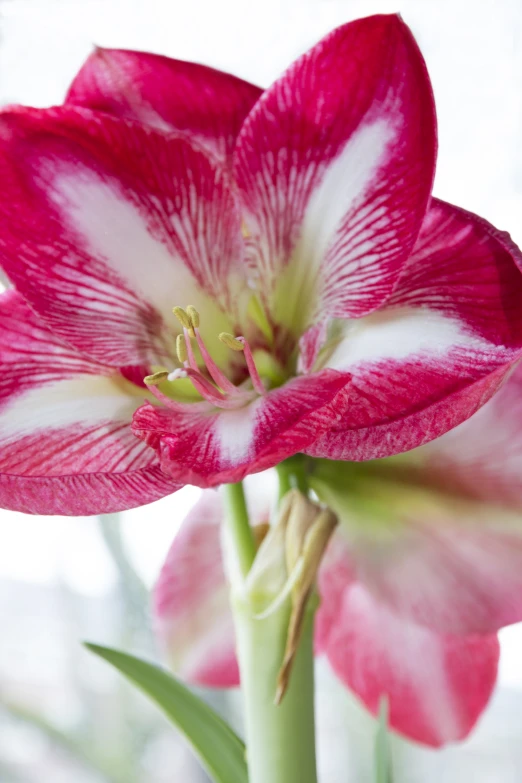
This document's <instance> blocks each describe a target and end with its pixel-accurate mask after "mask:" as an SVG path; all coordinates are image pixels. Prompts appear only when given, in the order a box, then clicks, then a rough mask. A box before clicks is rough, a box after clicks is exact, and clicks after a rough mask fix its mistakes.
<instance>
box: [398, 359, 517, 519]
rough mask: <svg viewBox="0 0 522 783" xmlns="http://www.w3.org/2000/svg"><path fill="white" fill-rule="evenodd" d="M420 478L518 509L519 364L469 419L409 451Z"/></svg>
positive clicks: (413, 471) (409, 460) (444, 487)
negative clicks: (439, 436)
mask: <svg viewBox="0 0 522 783" xmlns="http://www.w3.org/2000/svg"><path fill="white" fill-rule="evenodd" d="M404 457H408V462H409V464H408V470H409V471H411V472H412V473H413V475H416V476H417V477H418V480H420V481H422V482H424V483H427V484H430V485H432V486H435V487H440V488H441V489H444V490H445V491H447V492H458V493H460V494H464V495H465V496H468V497H473V498H477V499H478V500H481V501H485V502H489V503H491V504H497V505H502V506H504V507H506V506H507V507H511V508H516V509H521V508H522V365H521V364H518V365H517V366H516V367H515V369H514V370H513V372H512V373H511V375H509V377H508V378H507V380H506V381H505V383H504V384H503V386H502V387H501V389H500V390H499V391H498V392H497V393H496V394H495V395H494V396H493V397H492V398H491V400H489V402H487V403H486V404H485V405H484V406H483V407H482V408H481V409H480V410H479V411H477V413H475V414H474V415H473V416H472V417H471V418H470V419H468V420H467V421H465V422H463V423H462V424H459V426H458V427H455V428H454V429H453V430H451V431H450V432H447V433H446V434H445V435H443V436H442V437H441V438H437V439H436V440H434V441H431V443H428V444H426V445H425V446H422V447H421V448H419V449H415V450H414V451H413V452H411V453H410V454H408V455H404Z"/></svg>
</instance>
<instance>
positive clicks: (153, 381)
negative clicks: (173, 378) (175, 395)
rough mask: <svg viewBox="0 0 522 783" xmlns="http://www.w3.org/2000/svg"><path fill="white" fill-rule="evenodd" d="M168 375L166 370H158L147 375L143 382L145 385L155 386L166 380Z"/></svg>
mask: <svg viewBox="0 0 522 783" xmlns="http://www.w3.org/2000/svg"><path fill="white" fill-rule="evenodd" d="M168 377H169V374H168V372H167V370H159V371H158V372H155V373H153V374H152V375H147V377H146V378H144V379H143V383H144V384H145V386H157V384H158V383H161V382H162V381H166V380H167V378H168Z"/></svg>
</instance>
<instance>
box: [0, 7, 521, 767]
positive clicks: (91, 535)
mask: <svg viewBox="0 0 522 783" xmlns="http://www.w3.org/2000/svg"><path fill="white" fill-rule="evenodd" d="M397 10H398V11H400V12H401V13H402V15H403V17H404V19H405V21H406V22H407V23H408V24H409V25H410V26H411V27H412V28H413V31H414V33H415V35H416V37H417V39H418V41H419V43H420V46H421V48H422V50H423V52H424V55H425V58H426V60H427V63H428V68H429V71H430V74H431V77H432V80H433V85H434V90H435V97H436V102H437V109H438V117H439V131H440V152H439V163H438V172H437V178H436V183H435V193H436V195H438V196H441V197H443V198H446V199H448V200H450V201H453V202H456V203H457V204H460V205H462V206H465V207H466V208H468V209H471V210H473V211H475V212H478V213H480V214H482V215H483V216H485V217H486V218H488V219H489V220H490V221H492V222H493V223H495V224H496V225H497V226H498V227H499V228H501V229H507V230H509V231H510V233H511V234H512V236H513V238H514V239H515V241H517V242H518V243H519V244H522V4H521V3H520V0H495V2H493V0H402V2H400V0H392V1H391V2H388V0H381V1H380V2H379V0H262V2H257V1H256V0H253V1H252V0H250V2H246V0H190V2H186V0H183V1H182V0H0V104H4V103H11V102H16V103H23V104H31V105H35V106H45V105H50V104H53V103H60V102H61V100H62V98H63V96H64V93H65V90H66V88H67V86H68V84H69V82H70V81H71V79H72V77H73V76H74V74H75V72H76V70H77V69H78V68H79V66H80V65H81V63H82V61H83V60H84V59H85V57H86V56H87V55H88V54H89V52H90V51H91V49H92V47H93V45H94V44H98V45H102V46H109V47H125V48H135V49H144V50H149V51H154V52H158V53H162V54H167V55H171V56H173V57H177V58H181V59H189V60H197V61H200V62H204V63H207V64H210V65H213V66H215V67H218V68H222V69H225V70H228V71H231V72H233V73H236V74H237V75H239V76H242V77H243V78H246V79H249V80H251V81H253V82H256V83H258V84H260V85H261V86H266V85H268V84H269V83H270V82H271V81H272V80H273V79H274V78H275V77H276V76H277V75H278V74H279V73H280V72H281V71H282V70H283V69H284V68H285V67H286V65H287V64H289V62H290V61H291V60H292V59H294V58H295V57H296V56H297V55H299V54H300V53H301V52H302V51H304V50H305V49H306V48H308V47H309V46H310V45H311V44H313V43H314V42H316V41H317V40H318V39H319V38H320V37H321V36H322V35H324V34H325V33H326V32H328V31H329V30H330V29H331V28H332V27H334V26H336V25H338V24H341V23H343V22H345V21H348V20H349V19H353V18H356V17H357V16H365V15H368V14H370V13H375V12H381V11H385V12H390V11H397ZM0 187H1V183H0ZM198 494H199V491H198V490H196V489H193V488H187V489H185V490H183V491H181V492H179V493H177V494H176V495H175V496H173V497H171V498H168V499H165V500H163V501H160V502H159V503H157V504H155V505H153V506H148V507H146V508H143V509H138V510H135V511H131V512H127V513H125V514H123V515H121V519H120V520H118V519H116V518H106V519H105V520H104V521H100V520H97V519H83V518H82V519H65V518H59V517H53V518H46V519H42V518H32V517H25V516H23V515H20V514H15V513H10V512H5V511H0V621H1V626H0V627H1V629H2V643H1V645H0V781H1V783H14V782H15V781H23V783H70V782H71V781H74V783H163V781H165V783H166V781H174V780H176V781H184V783H196V782H197V783H202V781H204V780H206V778H205V777H204V775H203V774H202V773H201V772H200V771H199V768H198V767H197V765H196V764H194V763H193V762H192V761H191V759H190V756H189V755H188V753H187V752H186V750H185V748H184V746H183V745H182V744H181V743H179V741H178V740H177V738H176V736H175V733H174V732H173V731H171V729H170V728H168V727H167V725H166V723H165V722H164V721H163V720H162V719H161V718H160V717H159V716H158V715H157V714H156V712H155V710H154V709H153V708H149V706H148V705H147V703H146V702H145V700H144V699H141V698H139V697H138V698H136V697H134V694H132V693H131V691H130V689H128V688H127V687H125V686H124V685H123V684H122V683H121V681H120V680H119V679H118V677H117V676H116V675H113V674H112V672H110V671H107V669H106V667H105V666H104V665H103V664H101V663H98V662H97V661H94V660H91V657H90V656H89V655H88V654H87V653H86V652H84V651H83V649H82V647H81V646H80V640H82V639H90V640H92V641H97V642H99V643H102V644H113V645H116V646H119V647H124V648H126V649H128V650H132V651H134V652H142V653H145V654H148V655H149V656H153V655H154V649H153V642H152V640H151V638H150V632H149V631H148V614H147V589H148V588H149V587H150V586H151V585H152V584H153V582H154V579H155V577H156V575H157V572H158V569H159V567H160V565H161V563H162V560H163V558H164V556H165V554H166V551H167V548H168V546H169V544H170V542H171V540H172V537H173V535H174V533H175V531H176V529H177V527H178V525H179V523H180V521H181V519H182V518H183V516H184V514H185V513H186V511H187V510H188V508H190V506H191V505H192V504H193V503H194V501H195V500H196V499H197V497H198ZM501 639H502V648H503V652H502V661H501V669H500V679H499V687H498V689H497V692H496V694H495V697H494V699H493V701H492V704H491V706H490V707H489V709H488V711H487V713H486V714H485V715H484V717H483V718H482V720H481V721H480V723H479V726H478V727H477V729H476V730H475V732H474V734H473V736H472V737H471V738H470V740H469V741H468V742H467V743H465V744H464V745H461V746H459V747H455V748H450V749H447V750H445V751H444V752H432V751H426V750H423V749H420V748H418V747H414V746H413V745H410V744H408V743H405V742H403V741H401V740H398V739H397V740H395V741H394V744H393V755H394V765H395V773H396V783H416V782H417V781H440V780H444V781H445V783H453V781H455V782H456V781H463V780H466V781H468V780H469V781H471V780H472V781H473V783H497V782H498V781H502V783H519V781H520V780H522V744H521V742H520V740H521V738H522V630H521V628H519V627H513V628H510V629H507V630H505V631H504V632H503V633H502V635H501ZM319 682H320V699H319V721H318V723H319V733H320V762H321V783H355V782H357V783H365V782H366V781H367V780H369V779H370V778H369V774H370V769H371V763H372V760H371V742H372V731H373V726H372V721H371V720H370V719H369V718H368V717H367V716H366V715H365V713H364V712H363V710H362V709H361V708H360V707H358V705H356V704H355V703H354V702H353V701H352V700H351V699H350V697H349V696H347V695H346V694H345V693H344V692H341V691H340V689H339V688H338V687H336V684H335V682H334V681H333V678H332V676H331V675H330V674H329V673H328V672H327V671H326V669H325V668H323V666H320V671H319ZM210 698H211V699H213V700H214V702H215V704H216V706H217V707H218V708H220V709H223V710H230V709H231V710H232V711H234V710H235V709H236V706H235V704H234V703H233V700H232V702H230V700H229V699H228V697H225V696H223V695H221V694H213V695H211V696H210ZM267 783H269V781H267Z"/></svg>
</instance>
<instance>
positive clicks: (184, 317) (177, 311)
mask: <svg viewBox="0 0 522 783" xmlns="http://www.w3.org/2000/svg"><path fill="white" fill-rule="evenodd" d="M172 312H173V313H174V315H175V316H176V318H177V319H178V321H179V322H180V324H181V325H182V326H183V327H184V328H185V329H192V323H191V320H190V318H189V316H188V314H187V313H186V312H185V310H184V309H183V308H182V307H173V308H172Z"/></svg>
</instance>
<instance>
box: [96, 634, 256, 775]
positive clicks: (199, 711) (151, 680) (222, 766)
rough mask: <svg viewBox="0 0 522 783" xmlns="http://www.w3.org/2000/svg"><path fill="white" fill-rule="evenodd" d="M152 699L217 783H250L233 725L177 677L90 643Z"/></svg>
mask: <svg viewBox="0 0 522 783" xmlns="http://www.w3.org/2000/svg"><path fill="white" fill-rule="evenodd" d="M85 646H86V647H87V649H89V650H90V651H91V652H93V653H95V654H96V655H99V656H100V658H103V659H104V660H106V661H108V662H109V663H111V664H112V665H113V666H114V667H115V668H116V669H118V671H119V672H121V673H122V674H124V675H125V677H126V678H127V679H128V680H130V681H131V682H132V683H134V685H137V686H138V688H140V690H142V691H143V692H144V693H145V694H146V695H147V696H149V697H150V698H151V699H152V700H153V701H154V702H156V704H157V705H158V707H160V708H161V709H162V710H163V712H164V713H165V714H166V715H167V717H168V718H169V720H170V721H171V722H172V723H173V724H174V725H175V726H176V727H177V728H178V729H179V730H180V731H181V732H182V733H183V734H184V735H185V737H186V739H187V740H188V741H189V743H190V744H191V745H192V748H193V749H194V751H195V753H196V754H197V756H199V758H200V760H201V762H202V764H203V766H204V767H205V768H206V769H207V771H208V773H209V774H210V776H211V777H212V779H213V780H214V781H215V783H248V771H247V765H246V757H245V746H244V744H243V742H242V741H241V740H240V739H239V737H238V736H237V734H235V733H234V732H233V731H232V729H231V728H230V726H229V725H228V724H227V723H225V721H224V720H223V719H222V718H220V717H219V715H218V714H217V713H216V712H214V710H213V709H212V708H211V707H209V706H208V705H207V704H205V702H204V701H202V700H201V699H200V698H199V697H198V696H196V695H195V694H194V693H192V691H190V690H189V689H188V688H187V687H185V685H183V684H182V683H181V682H179V681H178V680H177V679H176V678H175V677H173V676H172V675H170V674H168V673H167V672H166V671H165V670H164V669H160V668H159V667H158V666H155V665H154V664H152V663H148V662H147V661H143V660H141V659H140V658H135V657H134V656H132V655H127V653H123V652H119V651H118V650H111V649H109V648H108V647H100V646H99V645H97V644H86V645H85Z"/></svg>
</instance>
